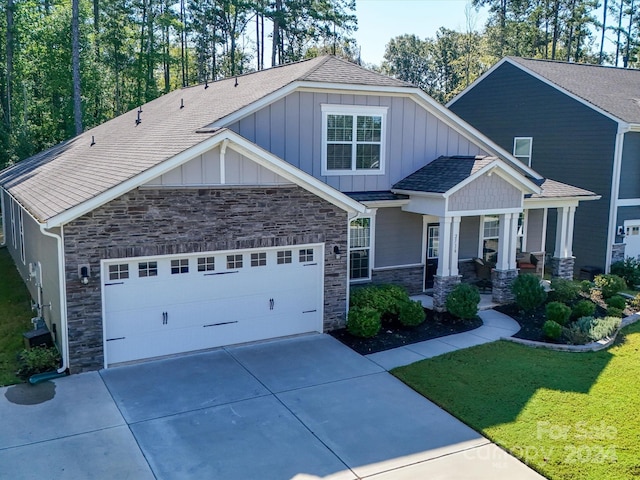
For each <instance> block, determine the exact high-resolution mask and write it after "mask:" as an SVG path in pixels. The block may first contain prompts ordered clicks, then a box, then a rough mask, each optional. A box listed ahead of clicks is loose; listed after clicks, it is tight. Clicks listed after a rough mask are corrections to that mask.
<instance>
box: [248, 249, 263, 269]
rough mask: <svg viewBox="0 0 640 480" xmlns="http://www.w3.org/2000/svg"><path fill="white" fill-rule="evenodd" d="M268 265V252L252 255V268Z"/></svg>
mask: <svg viewBox="0 0 640 480" xmlns="http://www.w3.org/2000/svg"><path fill="white" fill-rule="evenodd" d="M266 264H267V254H266V252H259V253H252V254H251V266H252V267H264V266H265V265H266Z"/></svg>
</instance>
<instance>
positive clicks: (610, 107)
mask: <svg viewBox="0 0 640 480" xmlns="http://www.w3.org/2000/svg"><path fill="white" fill-rule="evenodd" d="M508 59H509V60H510V61H512V62H513V63H515V64H520V65H522V66H523V67H526V68H527V69H529V70H531V71H533V72H535V73H537V74H538V75H540V76H542V77H544V78H546V79H547V80H549V81H550V82H552V83H554V84H556V85H557V86H559V87H561V88H563V89H565V90H567V91H569V92H571V93H573V94H574V95H576V96H578V97H580V98H582V99H583V100H586V101H587V102H589V103H590V104H592V105H594V106H596V107H599V108H601V109H602V110H604V111H606V112H608V113H610V114H611V115H613V116H614V117H616V118H619V119H621V120H623V121H625V122H628V123H640V70H634V69H626V68H616V67H604V66H600V65H587V64H582V63H568V62H557V61H551V60H533V59H525V58H519V57H508Z"/></svg>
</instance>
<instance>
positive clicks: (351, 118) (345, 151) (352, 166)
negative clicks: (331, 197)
mask: <svg viewBox="0 0 640 480" xmlns="http://www.w3.org/2000/svg"><path fill="white" fill-rule="evenodd" d="M386 114H387V109H386V107H367V106H360V105H358V106H356V105H322V137H323V140H322V174H323V175H361V174H383V173H384V153H385V152H384V150H385V142H384V139H385V133H386V132H385V129H386V125H385V123H386V122H385V120H386Z"/></svg>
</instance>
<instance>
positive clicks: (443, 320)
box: [330, 309, 482, 355]
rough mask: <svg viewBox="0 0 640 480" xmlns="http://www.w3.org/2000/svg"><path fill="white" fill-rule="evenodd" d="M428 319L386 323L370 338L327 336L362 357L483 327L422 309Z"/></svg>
mask: <svg viewBox="0 0 640 480" xmlns="http://www.w3.org/2000/svg"><path fill="white" fill-rule="evenodd" d="M425 313H426V315H427V318H426V319H425V321H424V322H423V323H422V324H420V325H418V326H417V327H405V326H403V325H401V324H400V323H399V322H398V321H389V320H387V321H385V322H383V324H382V329H381V330H380V333H378V335H376V336H375V337H373V338H359V337H354V336H353V335H351V334H350V333H349V332H347V329H346V328H341V329H339V330H334V331H333V332H330V334H331V335H332V336H333V337H334V338H336V339H338V340H340V341H341V342H342V343H344V344H345V345H346V346H347V347H349V348H351V349H352V350H355V351H356V352H358V353H359V354H361V355H368V354H370V353H376V352H382V351H384V350H389V349H392V348H396V347H402V346H403V345H410V344H412V343H418V342H422V341H424V340H431V339H432V338H438V337H444V336H446V335H452V334H454V333H462V332H467V331H469V330H473V329H475V328H478V327H480V326H482V320H480V319H479V318H474V319H473V320H460V319H457V318H455V317H453V316H451V315H449V314H448V313H437V312H434V311H432V310H429V309H425Z"/></svg>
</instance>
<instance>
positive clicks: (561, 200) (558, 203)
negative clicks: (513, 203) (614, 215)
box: [524, 195, 602, 208]
mask: <svg viewBox="0 0 640 480" xmlns="http://www.w3.org/2000/svg"><path fill="white" fill-rule="evenodd" d="M601 198H602V196H601V195H593V196H588V197H586V196H585V197H553V198H525V199H524V206H525V208H555V207H577V206H578V204H579V203H580V202H589V201H591V200H600V199H601Z"/></svg>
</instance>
